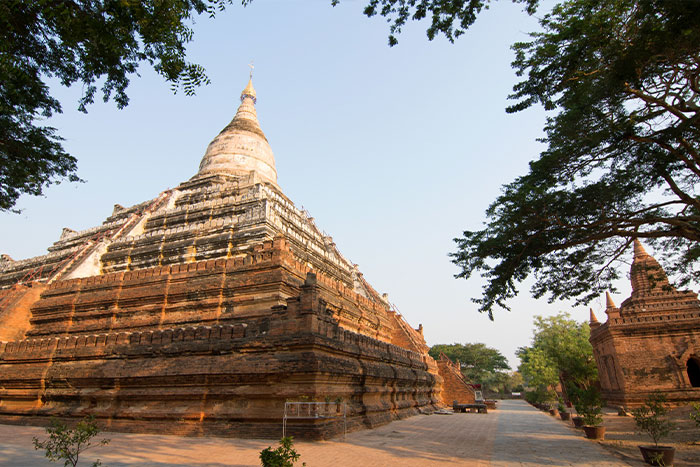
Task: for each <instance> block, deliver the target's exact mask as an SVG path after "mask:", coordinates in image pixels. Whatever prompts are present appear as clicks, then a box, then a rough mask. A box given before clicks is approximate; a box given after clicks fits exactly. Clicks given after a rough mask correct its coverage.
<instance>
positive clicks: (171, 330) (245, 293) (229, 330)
mask: <svg viewBox="0 0 700 467" xmlns="http://www.w3.org/2000/svg"><path fill="white" fill-rule="evenodd" d="M255 103H256V93H255V89H254V88H253V84H252V80H251V81H250V82H249V83H248V85H247V87H246V88H245V89H244V91H243V93H242V94H241V104H240V107H239V108H238V111H237V112H236V114H235V116H234V118H233V120H232V121H231V123H229V125H228V126H226V127H225V128H224V129H223V130H222V131H221V132H220V133H219V135H218V136H216V138H214V140H213V141H212V142H211V143H210V144H209V146H208V148H207V150H206V153H205V154H204V157H203V158H202V160H201V164H200V167H199V171H198V172H197V174H196V175H194V176H193V177H192V178H191V179H190V180H188V181H186V182H184V183H182V184H180V185H179V186H178V187H177V188H175V189H171V190H167V191H164V192H162V193H160V194H159V195H158V196H156V197H155V198H153V199H150V200H147V201H145V202H143V203H140V204H137V205H135V206H131V207H123V206H120V205H115V206H114V210H113V212H112V214H111V215H110V216H109V217H108V218H107V219H106V220H105V221H104V222H103V223H102V224H101V225H98V226H96V227H94V228H90V229H87V230H83V231H79V232H77V231H73V230H71V229H64V230H63V233H62V234H61V236H60V238H59V239H58V241H56V242H55V243H54V244H53V245H52V246H50V247H49V248H48V254H46V255H43V256H38V257H35V258H30V259H25V260H20V261H15V260H13V259H12V258H10V257H8V256H7V255H3V256H2V259H0V341H1V342H0V422H3V423H27V424H44V423H46V422H47V419H48V418H49V417H50V416H59V417H64V418H78V417H83V416H85V415H88V414H91V415H94V416H95V417H97V419H98V420H99V421H100V422H101V424H103V425H104V426H105V427H106V428H107V429H109V430H117V431H137V432H158V433H174V434H186V435H203V434H214V435H223V436H234V437H272V438H276V437H277V438H278V437H280V436H281V430H282V416H283V410H284V404H285V401H295V400H316V401H323V400H326V401H328V400H342V401H343V402H345V403H346V404H347V410H348V412H347V413H348V419H347V426H348V429H349V430H352V429H360V428H369V427H374V426H377V425H380V424H383V423H387V422H389V421H391V420H394V419H398V418H402V417H407V416H410V415H415V414H418V413H421V412H426V411H432V410H433V409H434V408H436V407H437V406H439V405H441V404H442V403H443V402H444V403H446V404H448V405H451V404H452V401H453V400H455V399H458V400H459V401H460V402H473V391H471V389H470V388H469V386H468V384H467V382H466V381H462V383H459V381H457V379H458V376H459V375H458V373H459V372H458V370H457V374H453V373H455V370H454V368H453V367H452V366H449V365H447V364H446V363H445V362H442V363H441V365H440V367H442V368H443V371H446V372H448V373H449V376H448V377H449V381H450V384H449V385H448V386H449V388H446V389H445V390H444V391H443V390H442V382H443V378H442V377H441V375H440V369H439V366H438V364H437V362H435V360H433V359H432V358H431V357H430V356H429V355H428V353H427V351H428V346H427V345H426V343H425V340H424V338H423V331H422V326H421V327H419V328H418V329H414V328H412V327H411V326H409V325H408V323H407V322H406V321H405V320H404V318H403V317H402V316H401V315H400V314H399V313H397V312H396V311H395V309H394V308H393V307H392V306H391V305H390V303H389V301H388V298H387V296H386V295H381V294H379V293H377V292H376V291H375V290H374V289H373V288H372V287H371V286H370V285H369V284H368V282H367V281H366V280H365V279H364V278H363V275H362V273H360V271H359V270H358V268H357V266H356V265H354V264H353V263H351V262H349V261H348V260H347V259H346V258H344V257H343V256H342V255H341V253H340V252H339V251H338V249H337V248H336V245H335V243H334V242H333V239H332V238H331V237H330V236H326V235H324V234H322V233H321V231H320V230H319V229H318V228H317V227H316V224H315V223H314V219H313V218H312V217H310V215H309V214H308V213H307V212H306V211H304V210H301V209H299V208H297V207H296V206H295V205H294V204H293V203H292V201H290V200H289V199H288V198H287V197H286V196H285V195H284V193H282V191H281V189H280V187H279V186H278V185H277V172H276V169H275V159H274V156H273V153H272V149H271V148H270V145H269V143H268V141H267V138H266V137H265V134H264V133H263V131H262V130H261V128H260V124H259V122H258V118H257V113H256V109H255ZM462 380H463V378H462ZM470 398H471V400H469V399H470ZM342 429H343V428H342V423H339V422H338V420H337V419H320V418H319V419H313V420H311V419H310V420H292V421H290V423H289V424H288V432H289V434H292V435H294V436H303V437H308V438H324V437H328V436H333V435H335V434H337V433H338V432H339V431H342Z"/></svg>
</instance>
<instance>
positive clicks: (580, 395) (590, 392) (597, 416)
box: [572, 387, 603, 426]
mask: <svg viewBox="0 0 700 467" xmlns="http://www.w3.org/2000/svg"><path fill="white" fill-rule="evenodd" d="M572 399H573V401H574V407H576V412H577V413H578V414H579V415H580V416H581V418H583V424H584V425H588V426H598V425H600V424H601V423H603V415H602V412H603V410H602V408H601V407H602V405H603V401H602V400H601V398H600V392H599V391H598V389H596V388H595V387H589V388H585V389H576V390H575V391H572Z"/></svg>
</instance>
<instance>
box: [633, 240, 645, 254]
mask: <svg viewBox="0 0 700 467" xmlns="http://www.w3.org/2000/svg"><path fill="white" fill-rule="evenodd" d="M633 247H634V259H637V258H642V257H643V256H649V253H647V252H646V250H645V249H644V246H643V245H642V242H640V241H639V239H636V238H635V239H634V242H633Z"/></svg>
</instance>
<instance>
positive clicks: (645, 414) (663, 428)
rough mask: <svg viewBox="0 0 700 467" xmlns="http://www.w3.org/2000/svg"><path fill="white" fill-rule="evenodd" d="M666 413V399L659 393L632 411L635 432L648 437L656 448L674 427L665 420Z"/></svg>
mask: <svg viewBox="0 0 700 467" xmlns="http://www.w3.org/2000/svg"><path fill="white" fill-rule="evenodd" d="M667 413H668V408H667V407H666V398H665V397H664V396H663V394H660V393H654V394H652V395H651V396H649V398H648V399H647V400H646V402H645V403H644V404H643V405H642V406H641V407H639V408H638V409H634V410H633V411H632V415H633V416H634V422H635V423H636V424H637V431H638V432H639V433H644V434H647V435H649V437H650V438H651V439H652V441H654V446H658V445H659V441H661V440H662V439H663V438H665V437H666V436H668V434H669V433H670V432H671V429H672V428H673V426H674V424H673V423H672V422H671V421H670V420H668V418H666V414H667Z"/></svg>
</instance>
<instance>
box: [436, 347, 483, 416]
mask: <svg viewBox="0 0 700 467" xmlns="http://www.w3.org/2000/svg"><path fill="white" fill-rule="evenodd" d="M437 366H438V370H439V372H440V376H441V377H442V393H441V397H442V402H443V404H444V405H447V406H451V405H452V404H453V403H454V402H455V401H456V402H457V403H459V404H473V403H474V402H475V401H476V394H475V393H474V389H473V388H472V387H471V385H470V384H469V383H468V382H467V380H466V378H465V377H464V375H462V371H461V370H460V368H459V363H458V362H453V361H452V360H450V359H449V357H447V355H445V354H440V358H439V359H438V360H437Z"/></svg>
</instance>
